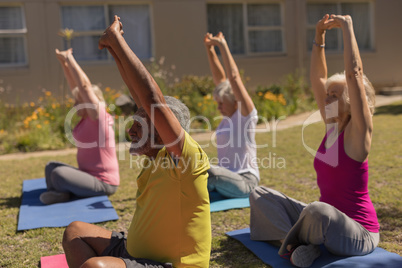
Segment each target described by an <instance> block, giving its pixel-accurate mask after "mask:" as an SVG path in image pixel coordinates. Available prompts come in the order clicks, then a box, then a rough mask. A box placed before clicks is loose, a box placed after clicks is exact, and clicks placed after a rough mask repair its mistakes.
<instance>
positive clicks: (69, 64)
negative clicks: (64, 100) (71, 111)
mask: <svg viewBox="0 0 402 268" xmlns="http://www.w3.org/2000/svg"><path fill="white" fill-rule="evenodd" d="M56 55H57V58H58V59H59V60H60V62H63V61H64V63H63V64H62V66H63V71H64V74H65V76H66V79H67V82H68V84H69V86H70V88H71V89H74V88H75V87H77V88H78V96H77V98H79V99H80V103H81V104H86V103H87V104H92V107H88V108H85V109H86V112H87V114H88V116H89V117H90V118H91V119H92V120H96V119H98V113H99V111H98V105H99V99H98V97H96V95H95V93H94V91H93V89H92V84H91V81H90V80H89V78H88V76H87V75H86V74H85V72H84V71H83V70H82V69H81V67H80V66H79V65H78V63H77V61H76V60H75V58H74V56H73V53H72V49H69V50H66V51H62V52H60V51H59V50H56ZM62 58H63V59H62Z"/></svg>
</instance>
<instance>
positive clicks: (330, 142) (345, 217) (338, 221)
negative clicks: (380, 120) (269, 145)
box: [250, 14, 380, 267]
mask: <svg viewBox="0 0 402 268" xmlns="http://www.w3.org/2000/svg"><path fill="white" fill-rule="evenodd" d="M332 28H340V29H341V30H342V34H343V40H344V65H345V72H343V73H338V74H335V75H333V76H331V77H330V78H328V77H327V64H326V58H325V51H324V49H325V33H326V31H327V30H330V29H332ZM310 80H311V86H312V89H313V92H314V97H315V100H316V101H317V105H318V108H319V110H320V113H321V116H322V117H323V119H324V121H325V123H326V135H325V137H324V139H323V141H322V143H321V145H320V147H319V149H318V151H317V154H316V157H315V159H314V168H315V170H316V173H317V184H318V186H319V189H320V194H321V197H320V200H319V201H317V202H313V203H310V204H308V205H307V204H304V203H302V202H300V201H297V200H294V199H292V198H290V197H287V196H285V195H284V194H282V193H279V192H277V191H275V190H272V189H268V188H266V187H258V188H256V189H255V190H254V191H253V192H252V194H251V195H250V205H251V216H250V231H251V239H253V240H261V241H271V242H273V241H275V242H277V243H279V244H280V246H281V247H280V249H279V252H278V253H279V254H280V255H281V256H286V257H289V259H290V261H291V262H292V264H293V265H295V266H298V267H309V266H310V265H312V263H313V262H314V260H315V259H316V258H317V257H319V255H320V249H319V245H321V244H324V246H325V247H326V248H327V250H328V251H329V252H331V253H333V254H336V255H343V256H353V255H365V254H368V253H370V252H372V251H373V250H374V249H375V248H376V246H377V245H378V243H379V228H380V226H379V223H378V219H377V214H376V212H375V209H374V206H373V204H372V202H371V200H370V196H369V192H368V155H369V152H370V147H371V138H372V131H373V122H372V115H373V112H374V102H375V100H374V98H375V93H374V89H373V86H372V85H371V83H370V81H369V80H368V79H367V77H366V76H365V75H364V73H363V64H362V61H361V58H360V54H359V49H358V46H357V42H356V38H355V35H354V31H353V23H352V18H351V17H350V16H338V15H331V16H329V15H328V14H327V15H325V16H324V17H323V18H322V19H321V20H320V21H319V22H318V23H317V25H316V34H315V39H314V40H313V49H312V52H311V69H310Z"/></svg>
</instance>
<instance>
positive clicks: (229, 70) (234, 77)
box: [208, 32, 254, 116]
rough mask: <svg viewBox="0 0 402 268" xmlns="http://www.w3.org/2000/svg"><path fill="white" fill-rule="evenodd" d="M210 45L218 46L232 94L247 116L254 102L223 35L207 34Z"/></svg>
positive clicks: (243, 113)
mask: <svg viewBox="0 0 402 268" xmlns="http://www.w3.org/2000/svg"><path fill="white" fill-rule="evenodd" d="M208 39H209V40H210V43H211V45H214V46H218V47H219V50H220V51H221V54H222V60H223V65H224V66H225V70H226V75H227V78H228V80H229V82H230V85H231V87H232V90H233V94H234V96H235V98H236V101H237V102H240V103H241V110H240V112H241V114H242V115H243V116H247V115H249V114H250V113H251V111H252V110H253V109H254V103H253V101H252V99H251V97H250V95H249V94H248V92H247V90H246V88H245V87H244V84H243V81H242V80H241V77H240V73H239V69H238V68H237V65H236V63H235V61H234V59H233V56H232V53H230V50H229V47H228V44H227V42H226V40H225V37H224V36H223V34H222V33H221V32H219V33H218V34H217V35H216V36H212V35H211V36H208Z"/></svg>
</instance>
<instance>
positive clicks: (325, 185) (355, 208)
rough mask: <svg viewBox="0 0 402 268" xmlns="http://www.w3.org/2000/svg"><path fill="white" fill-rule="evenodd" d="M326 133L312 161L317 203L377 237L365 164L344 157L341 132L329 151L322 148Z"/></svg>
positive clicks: (366, 163)
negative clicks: (329, 208) (318, 191)
mask: <svg viewBox="0 0 402 268" xmlns="http://www.w3.org/2000/svg"><path fill="white" fill-rule="evenodd" d="M332 130H333V129H332ZM330 132H331V130H330V131H329V132H328V133H330ZM328 133H327V135H325V137H324V139H323V141H322V143H321V145H320V147H319V148H318V152H317V154H316V157H315V159H314V168H315V171H316V172H317V184H318V187H319V188H320V193H321V197H320V201H321V202H325V203H327V204H330V205H331V206H334V207H335V208H337V209H338V210H340V211H342V212H343V213H345V214H346V215H347V216H348V217H350V218H351V219H353V220H355V221H357V222H358V223H360V224H361V225H362V226H363V227H364V228H366V229H367V230H368V231H370V232H374V233H378V232H379V229H380V225H379V223H378V219H377V214H376V212H375V209H374V206H373V203H372V202H371V199H370V196H369V191H368V178H369V175H368V169H369V168H368V161H367V160H366V161H364V162H363V163H361V162H358V161H356V160H353V159H352V158H350V157H349V156H348V155H347V154H346V153H345V149H344V142H343V141H344V137H343V136H344V132H342V133H341V134H340V135H339V137H338V139H337V140H336V142H335V143H334V144H333V145H332V146H331V147H330V148H325V142H326V140H327V136H328Z"/></svg>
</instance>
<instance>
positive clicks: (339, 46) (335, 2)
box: [306, 0, 375, 53]
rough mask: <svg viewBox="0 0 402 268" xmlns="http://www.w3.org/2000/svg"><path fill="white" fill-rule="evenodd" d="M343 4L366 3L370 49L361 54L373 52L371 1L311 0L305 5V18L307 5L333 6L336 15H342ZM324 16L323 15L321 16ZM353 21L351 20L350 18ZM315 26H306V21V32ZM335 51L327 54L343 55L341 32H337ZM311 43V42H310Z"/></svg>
mask: <svg viewBox="0 0 402 268" xmlns="http://www.w3.org/2000/svg"><path fill="white" fill-rule="evenodd" d="M344 3H352V4H356V3H368V5H369V12H368V13H369V14H368V15H369V16H370V17H369V21H370V25H369V30H370V48H368V49H362V50H361V52H371V51H373V50H374V40H375V38H374V4H373V0H357V1H356V0H355V1H352V0H331V1H317V0H315V1H314V0H312V1H308V2H307V3H306V16H307V5H308V4H333V5H336V11H337V14H342V9H341V4H344ZM323 16H324V14H323ZM352 19H353V18H352ZM315 26H316V24H308V22H307V20H306V32H307V31H308V30H314V31H315ZM337 41H338V44H337V49H330V50H328V52H329V53H343V49H342V45H343V44H342V31H337ZM311 42H312V40H311ZM308 49H309V52H311V47H310V48H308Z"/></svg>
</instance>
